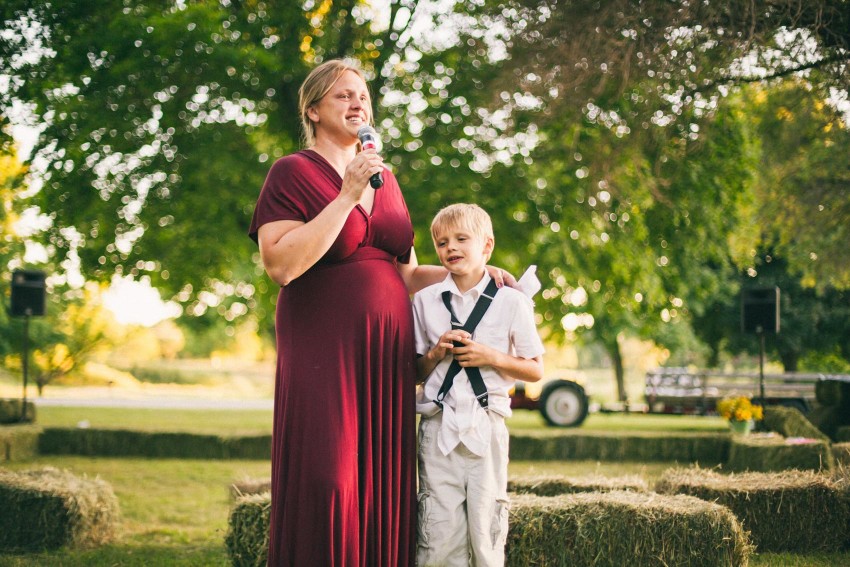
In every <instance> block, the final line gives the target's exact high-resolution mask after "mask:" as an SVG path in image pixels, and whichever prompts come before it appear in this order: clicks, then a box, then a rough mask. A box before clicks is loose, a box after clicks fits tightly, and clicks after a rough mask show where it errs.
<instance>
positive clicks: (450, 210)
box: [431, 203, 495, 242]
mask: <svg viewBox="0 0 850 567" xmlns="http://www.w3.org/2000/svg"><path fill="white" fill-rule="evenodd" d="M450 228H461V229H464V230H468V231H469V232H471V233H472V234H474V235H475V236H478V237H480V238H482V239H485V240H486V239H487V238H491V239H494V240H495V237H494V236H493V222H492V221H491V220H490V215H488V214H487V211H485V210H484V209H482V208H481V207H479V206H478V205H472V204H469V203H456V204H454V205H449V206H448V207H445V208H443V209H441V210H440V212H438V213H437V215H436V216H435V217H434V220H433V221H431V238H432V239H433V240H434V241H435V242H436V240H437V235H438V234H440V233H441V232H443V231H445V230H447V229H450Z"/></svg>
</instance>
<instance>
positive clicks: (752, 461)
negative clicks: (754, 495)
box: [724, 434, 835, 472]
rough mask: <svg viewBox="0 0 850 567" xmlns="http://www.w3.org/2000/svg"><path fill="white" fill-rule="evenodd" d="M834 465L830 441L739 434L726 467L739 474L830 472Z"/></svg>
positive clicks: (731, 448) (732, 441)
mask: <svg viewBox="0 0 850 567" xmlns="http://www.w3.org/2000/svg"><path fill="white" fill-rule="evenodd" d="M833 466H835V458H834V457H833V455H832V448H831V447H830V444H829V443H827V442H824V441H818V440H814V439H807V438H787V439H786V438H784V437H782V436H781V435H776V434H766V435H761V434H758V435H735V436H734V438H733V439H732V440H731V445H730V448H729V460H728V461H726V465H724V468H726V469H728V470H730V471H735V472H743V471H753V472H770V471H784V470H790V469H796V470H812V471H827V470H830V469H831V468H832V467H833Z"/></svg>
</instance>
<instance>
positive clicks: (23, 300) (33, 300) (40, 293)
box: [9, 270, 46, 421]
mask: <svg viewBox="0 0 850 567" xmlns="http://www.w3.org/2000/svg"><path fill="white" fill-rule="evenodd" d="M45 279H46V278H45V274H44V272H41V271H39V270H15V271H14V272H12V298H11V300H12V301H11V302H12V305H11V309H10V310H9V315H11V316H12V317H23V318H24V348H23V356H22V358H21V367H22V370H23V374H24V395H23V399H22V401H21V421H26V420H27V378H28V376H29V358H30V357H29V333H30V317H41V316H43V315H44V312H45Z"/></svg>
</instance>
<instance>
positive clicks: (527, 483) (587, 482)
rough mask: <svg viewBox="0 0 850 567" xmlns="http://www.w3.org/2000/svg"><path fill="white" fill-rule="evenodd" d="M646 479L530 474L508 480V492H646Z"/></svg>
mask: <svg viewBox="0 0 850 567" xmlns="http://www.w3.org/2000/svg"><path fill="white" fill-rule="evenodd" d="M648 489H649V487H648V485H647V484H646V481H645V480H644V479H643V478H642V477H639V476H636V475H631V476H622V477H613V478H612V477H606V476H602V475H589V476H584V477H566V476H558V475H551V476H532V477H520V478H511V479H509V480H508V492H513V493H516V494H536V495H537V496H557V495H559V494H576V493H579V492H612V491H614V490H629V491H633V492H646V491H647V490H648Z"/></svg>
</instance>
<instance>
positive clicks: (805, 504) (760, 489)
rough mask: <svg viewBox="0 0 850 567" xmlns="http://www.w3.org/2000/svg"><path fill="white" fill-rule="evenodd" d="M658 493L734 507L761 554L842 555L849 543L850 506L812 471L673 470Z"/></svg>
mask: <svg viewBox="0 0 850 567" xmlns="http://www.w3.org/2000/svg"><path fill="white" fill-rule="evenodd" d="M655 490H656V491H658V492H661V493H665V494H687V495H690V496H695V497H697V498H701V499H703V500H707V501H711V502H716V503H718V504H722V505H724V506H726V507H728V508H729V509H730V510H732V512H734V513H735V515H736V516H737V517H738V518H739V519H740V520H741V524H742V525H743V527H744V529H746V530H747V531H749V532H750V537H751V540H752V543H753V544H754V545H755V546H756V549H757V550H758V552H760V553H762V552H792V553H814V552H830V551H838V550H839V549H841V548H842V547H843V545H844V543H845V541H846V540H847V533H846V530H847V525H848V521H850V506H848V503H847V501H846V500H845V499H844V498H843V497H842V495H841V493H840V490H839V488H838V486H837V485H836V483H835V481H834V480H833V479H831V478H830V477H827V476H825V475H822V474H817V473H814V472H811V471H785V472H774V473H743V474H728V475H727V474H720V473H718V472H716V471H711V470H705V469H672V470H669V471H666V472H665V473H664V474H663V475H662V477H661V479H660V480H659V481H658V483H657V484H656V486H655Z"/></svg>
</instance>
